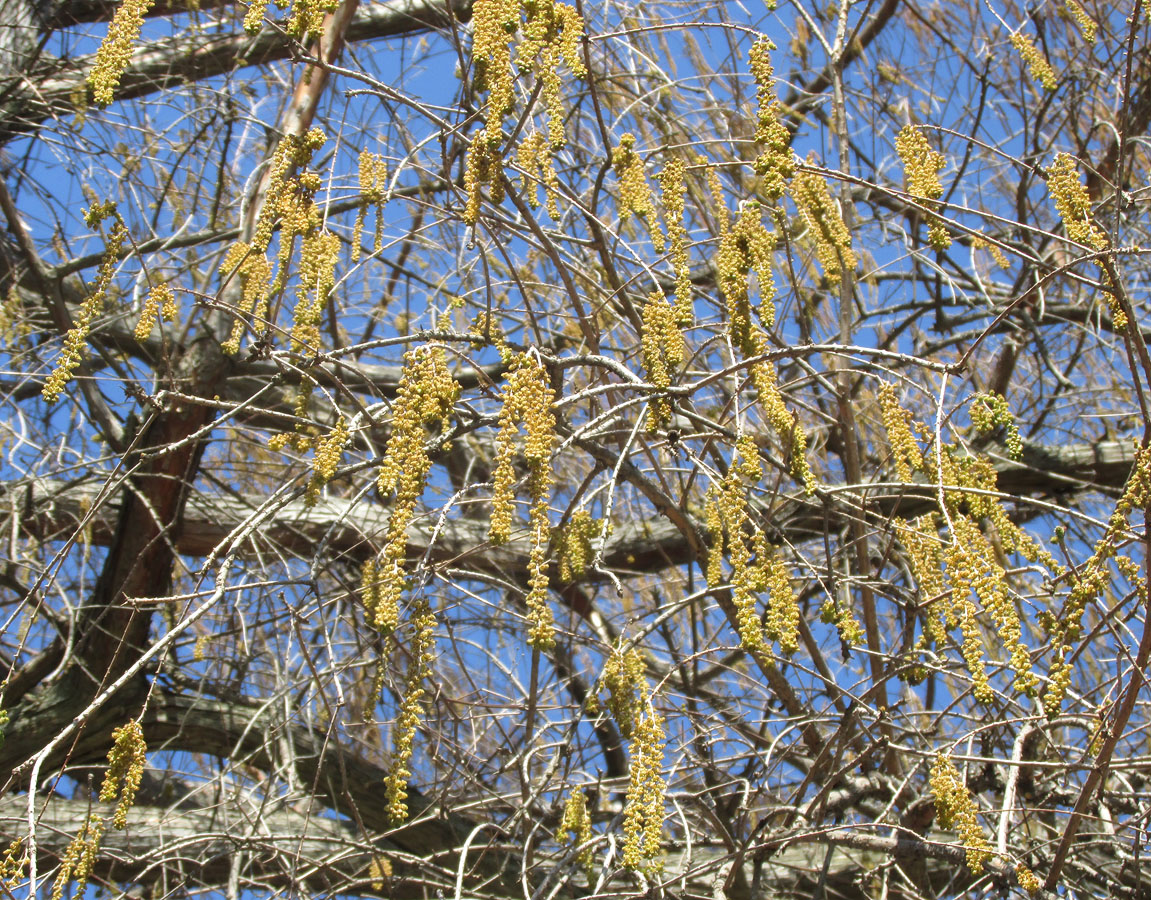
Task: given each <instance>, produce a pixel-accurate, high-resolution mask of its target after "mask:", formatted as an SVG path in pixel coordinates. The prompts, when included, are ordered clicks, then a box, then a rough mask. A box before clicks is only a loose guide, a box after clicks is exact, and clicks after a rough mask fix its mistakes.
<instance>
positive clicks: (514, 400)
mask: <svg viewBox="0 0 1151 900" xmlns="http://www.w3.org/2000/svg"><path fill="white" fill-rule="evenodd" d="M554 402H555V393H554V391H553V390H552V387H551V379H550V376H549V375H548V372H547V369H545V368H544V366H543V364H542V363H540V361H539V360H538V358H535V357H533V356H532V355H530V354H523V355H521V356H519V357H517V358H516V359H515V360H513V362H512V366H511V371H510V372H509V373H508V379H507V385H506V386H505V387H504V391H503V408H502V409H501V411H500V430H499V434H498V435H497V436H496V444H497V449H496V467H495V473H494V476H493V481H494V486H493V489H492V518H491V524H490V527H489V529H488V536H489V538H490V539H491V540H492V542H493V543H496V544H502V543H505V542H506V541H507V540H508V539H509V538H510V537H511V527H512V522H513V520H514V518H515V482H516V473H515V467H514V465H513V461H514V459H515V454H516V446H517V436H518V434H519V431H520V427H521V425H522V427H523V430H524V432H525V434H524V440H523V456H524V458H525V460H526V461H527V464H528V492H529V494H530V496H531V510H530V513H529V521H528V534H529V538H530V545H531V549H530V551H529V555H528V594H527V598H526V603H527V613H528V643H529V645H531V646H532V647H535V648H537V649H541V650H543V649H547V648H550V647H551V646H552V645H553V644H554V642H555V626H554V623H553V619H552V613H551V608H550V606H549V605H548V602H547V601H548V574H547V550H548V544H549V541H550V537H551V528H550V525H549V520H548V504H549V500H550V494H551V484H552V471H551V448H552V443H553V441H554V439H555V424H556V423H555V414H554V413H553V412H552V404H553V403H554Z"/></svg>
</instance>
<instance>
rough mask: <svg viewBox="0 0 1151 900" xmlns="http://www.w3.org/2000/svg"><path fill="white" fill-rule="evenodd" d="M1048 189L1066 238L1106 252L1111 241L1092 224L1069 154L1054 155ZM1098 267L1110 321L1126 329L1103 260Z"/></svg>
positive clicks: (1083, 188) (1087, 201) (1086, 198)
mask: <svg viewBox="0 0 1151 900" xmlns="http://www.w3.org/2000/svg"><path fill="white" fill-rule="evenodd" d="M1047 189H1048V191H1049V192H1050V193H1051V197H1052V199H1053V200H1054V201H1055V209H1056V210H1057V211H1058V213H1059V217H1060V218H1061V219H1062V220H1063V227H1064V228H1065V229H1066V231H1067V236H1068V237H1069V238H1071V240H1073V241H1077V242H1078V243H1080V244H1085V245H1087V246H1088V247H1091V248H1093V249H1095V250H1106V249H1107V247H1108V246H1109V245H1110V241H1109V240H1108V238H1107V235H1106V234H1105V233H1104V232H1103V231H1102V229H1100V228H1099V227H1098V226H1097V225H1096V224H1095V223H1094V221H1093V220H1092V217H1091V198H1090V196H1089V195H1088V193H1087V188H1086V186H1085V185H1084V184H1083V182H1082V181H1081V180H1080V179H1079V172H1078V167H1077V164H1076V162H1075V160H1074V159H1073V158H1072V157H1071V156H1070V155H1069V154H1067V153H1057V154H1055V161H1054V162H1053V163H1052V164H1051V168H1050V169H1048V170H1047ZM1097 264H1098V266H1099V269H1100V271H1101V272H1102V276H1103V279H1102V280H1103V286H1104V288H1105V290H1104V292H1103V297H1104V299H1105V300H1106V302H1107V305H1108V307H1109V309H1110V310H1111V319H1112V321H1113V322H1114V325H1115V327H1116V328H1117V329H1123V328H1126V327H1127V313H1126V312H1125V311H1124V309H1123V305H1122V304H1121V303H1120V302H1119V296H1118V294H1117V293H1116V292H1115V291H1114V290H1113V289H1112V287H1111V279H1110V276H1109V275H1108V274H1107V270H1106V268H1105V266H1104V263H1103V260H1101V259H1100V260H1097Z"/></svg>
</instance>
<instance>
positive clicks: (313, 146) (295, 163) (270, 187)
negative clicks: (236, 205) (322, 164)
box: [252, 128, 327, 253]
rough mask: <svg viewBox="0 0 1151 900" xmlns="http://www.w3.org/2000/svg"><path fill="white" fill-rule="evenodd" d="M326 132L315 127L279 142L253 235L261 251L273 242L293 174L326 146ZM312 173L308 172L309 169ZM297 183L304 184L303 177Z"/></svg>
mask: <svg viewBox="0 0 1151 900" xmlns="http://www.w3.org/2000/svg"><path fill="white" fill-rule="evenodd" d="M326 139H327V138H326V136H325V134H324V132H323V131H321V130H320V129H319V128H313V129H311V130H310V131H308V132H307V133H306V134H303V135H297V134H288V135H285V136H284V138H283V140H281V141H280V143H279V144H278V145H277V146H276V150H275V152H274V153H273V154H272V161H271V163H270V164H269V166H270V168H269V172H268V180H267V184H266V186H265V189H264V190H265V193H264V205H263V206H262V207H261V208H260V215H259V217H258V218H257V219H256V228H255V233H254V235H253V237H252V246H253V247H254V248H255V249H256V250H257V251H258V252H260V253H264V252H265V251H267V249H268V245H269V244H270V243H271V242H272V233H273V231H274V230H275V224H276V218H277V217H278V216H279V215H280V214H281V212H282V211H283V205H284V204H283V197H284V195H285V194H291V193H293V191H292V187H293V185H292V178H291V174H292V172H293V171H294V170H295V169H298V168H300V167H302V166H306V165H307V164H308V163H309V162H311V160H312V154H313V153H315V152H316V151H317V150H319V149H320V148H321V147H322V146H324V142H325V140H326ZM305 174H308V173H305ZM296 186H297V187H304V185H301V184H300V183H299V181H298V180H297V182H296Z"/></svg>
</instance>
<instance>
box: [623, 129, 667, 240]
mask: <svg viewBox="0 0 1151 900" xmlns="http://www.w3.org/2000/svg"><path fill="white" fill-rule="evenodd" d="M611 167H612V169H613V170H614V171H615V174H616V178H618V179H619V218H620V221H621V222H626V221H627V220H628V219H630V218H631V217H632V216H633V215H634V216H639V217H640V218H641V219H643V220H644V221H645V222H646V223H647V225H648V227H649V228H650V230H651V241H652V244H654V245H655V249H656V252H657V253H662V252H663V246H664V243H663V232H662V231H660V230H659V227H658V226H657V225H656V218H655V202H654V201H653V200H652V195H651V185H649V184H648V182H647V174H646V173H645V172H644V164H643V159H642V157H640V155H639V154H638V153H636V152H635V135H634V134H632V133H631V132H628V133H627V134H624V135H623V136H622V137H621V138H620V139H619V144H618V145H617V146H616V148H615V149H614V150H612V153H611Z"/></svg>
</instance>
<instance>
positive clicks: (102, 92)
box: [88, 0, 153, 106]
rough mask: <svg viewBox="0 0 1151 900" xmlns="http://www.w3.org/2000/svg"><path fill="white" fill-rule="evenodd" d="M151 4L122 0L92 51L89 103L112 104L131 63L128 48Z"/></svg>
mask: <svg viewBox="0 0 1151 900" xmlns="http://www.w3.org/2000/svg"><path fill="white" fill-rule="evenodd" d="M152 3H153V0H123V2H122V3H121V4H120V5H119V7H117V8H116V12H115V14H114V15H113V16H112V23H111V24H110V25H109V26H108V33H107V34H106V35H105V36H104V40H103V42H102V43H101V44H100V49H99V50H97V51H96V62H95V64H94V65H93V66H92V71H91V72H89V73H88V88H89V90H91V91H92V102H93V103H95V104H96V105H97V106H107V105H108V104H109V103H111V102H112V99H113V97H114V96H115V94H116V88H118V87H119V86H120V78H121V77H122V76H123V75H124V70H125V69H127V68H128V63H129V62H131V60H132V45H133V44H134V43H135V42H136V39H137V38H138V37H139V36H140V28H141V27H142V26H143V25H144V17H145V16H146V15H148V10H150V9H151V8H152Z"/></svg>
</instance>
